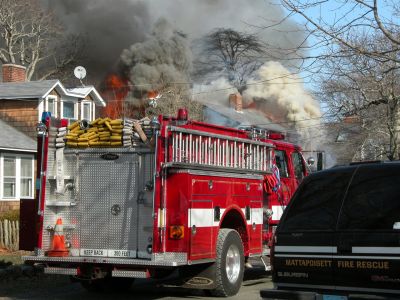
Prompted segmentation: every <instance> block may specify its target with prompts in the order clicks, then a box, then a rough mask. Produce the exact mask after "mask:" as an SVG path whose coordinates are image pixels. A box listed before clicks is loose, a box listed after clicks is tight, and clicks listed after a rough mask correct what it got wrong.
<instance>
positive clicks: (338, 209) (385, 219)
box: [261, 162, 400, 299]
mask: <svg viewBox="0 0 400 300" xmlns="http://www.w3.org/2000/svg"><path fill="white" fill-rule="evenodd" d="M271 256H272V257H271V259H272V269H273V271H272V272H273V273H272V274H273V281H274V285H275V289H274V290H263V291H261V296H262V297H263V298H269V297H270V298H277V299H279V298H280V299H283V298H286V299H299V298H297V297H298V296H296V295H304V296H305V298H304V299H306V298H307V295H309V296H311V298H310V299H319V298H320V297H321V296H320V295H321V294H323V295H344V296H343V297H340V299H346V298H354V295H355V294H358V295H359V294H371V295H384V296H385V297H389V298H390V299H392V298H394V299H400V163H399V162H384V163H382V162H381V163H362V164H354V165H350V166H345V167H336V168H332V169H329V170H326V171H322V172H317V173H314V174H312V175H310V176H308V177H307V178H306V179H304V181H303V182H302V183H301V185H300V186H299V188H298V190H297V192H296V193H295V194H294V195H293V198H292V200H291V202H290V204H289V206H288V207H287V209H286V210H285V212H284V214H283V216H282V218H281V221H280V223H279V225H278V228H277V230H276V232H275V239H274V246H273V249H272V254H271ZM279 290H281V291H279ZM294 291H312V293H310V292H304V293H301V292H294ZM362 297H366V296H365V295H362ZM323 298H324V299H332V297H331V296H326V298H325V297H322V298H321V299H323ZM337 298H339V297H337ZM302 299H303V298H302ZM379 299H381V298H379Z"/></svg>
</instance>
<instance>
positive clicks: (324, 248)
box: [275, 246, 337, 253]
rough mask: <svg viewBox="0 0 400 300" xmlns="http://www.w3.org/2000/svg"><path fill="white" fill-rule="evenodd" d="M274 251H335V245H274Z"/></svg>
mask: <svg viewBox="0 0 400 300" xmlns="http://www.w3.org/2000/svg"><path fill="white" fill-rule="evenodd" d="M276 252H301V253H306V252H312V253H337V247H331V246H275V253H276Z"/></svg>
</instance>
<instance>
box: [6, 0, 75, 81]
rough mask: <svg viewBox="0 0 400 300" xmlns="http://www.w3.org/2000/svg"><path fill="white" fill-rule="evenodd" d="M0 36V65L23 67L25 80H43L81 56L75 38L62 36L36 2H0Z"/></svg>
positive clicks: (14, 0)
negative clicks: (24, 68)
mask: <svg viewBox="0 0 400 300" xmlns="http://www.w3.org/2000/svg"><path fill="white" fill-rule="evenodd" d="M0 35H1V40H0V60H1V62H2V63H14V64H21V65H23V66H25V67H26V74H27V75H26V76H27V80H31V79H32V78H33V76H34V75H35V76H36V77H37V78H38V79H46V78H48V77H49V76H52V75H54V74H56V73H57V72H59V71H60V70H62V69H64V68H65V67H66V66H68V65H69V64H71V63H72V62H73V61H74V60H75V58H76V57H77V55H78V54H80V53H81V49H80V48H79V47H78V43H77V38H76V37H71V36H67V35H65V33H64V31H63V29H62V27H61V26H60V24H58V23H57V22H56V20H55V19H54V17H53V15H52V14H51V12H47V11H44V10H43V9H42V8H41V7H40V3H39V2H38V1H37V0H0ZM65 37H66V38H65ZM38 73H40V74H38Z"/></svg>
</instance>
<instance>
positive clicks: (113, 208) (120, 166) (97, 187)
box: [78, 153, 138, 250]
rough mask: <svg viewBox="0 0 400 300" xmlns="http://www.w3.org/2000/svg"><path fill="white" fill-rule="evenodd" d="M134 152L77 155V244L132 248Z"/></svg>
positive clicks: (134, 239)
mask: <svg viewBox="0 0 400 300" xmlns="http://www.w3.org/2000/svg"><path fill="white" fill-rule="evenodd" d="M137 165H138V163H137V155H136V154H131V155H120V157H119V158H118V159H117V160H111V161H109V160H103V159H102V158H100V157H99V154H98V153H87V154H86V153H84V154H81V155H80V157H79V171H78V174H79V186H80V192H79V193H80V202H81V209H82V211H81V212H82V214H81V219H80V221H79V224H80V226H79V228H80V237H81V243H80V247H81V248H91V249H121V250H136V247H137V242H136V240H137V202H136V198H137V182H136V180H137Z"/></svg>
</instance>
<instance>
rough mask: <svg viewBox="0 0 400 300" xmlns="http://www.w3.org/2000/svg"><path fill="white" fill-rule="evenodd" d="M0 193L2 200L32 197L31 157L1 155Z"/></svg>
mask: <svg viewBox="0 0 400 300" xmlns="http://www.w3.org/2000/svg"><path fill="white" fill-rule="evenodd" d="M0 166H1V169H0V170H1V172H0V174H1V176H0V183H1V185H0V192H1V199H3V200H18V199H20V198H33V197H34V185H33V184H34V183H33V181H34V157H33V155H14V154H2V155H1V158H0Z"/></svg>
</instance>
